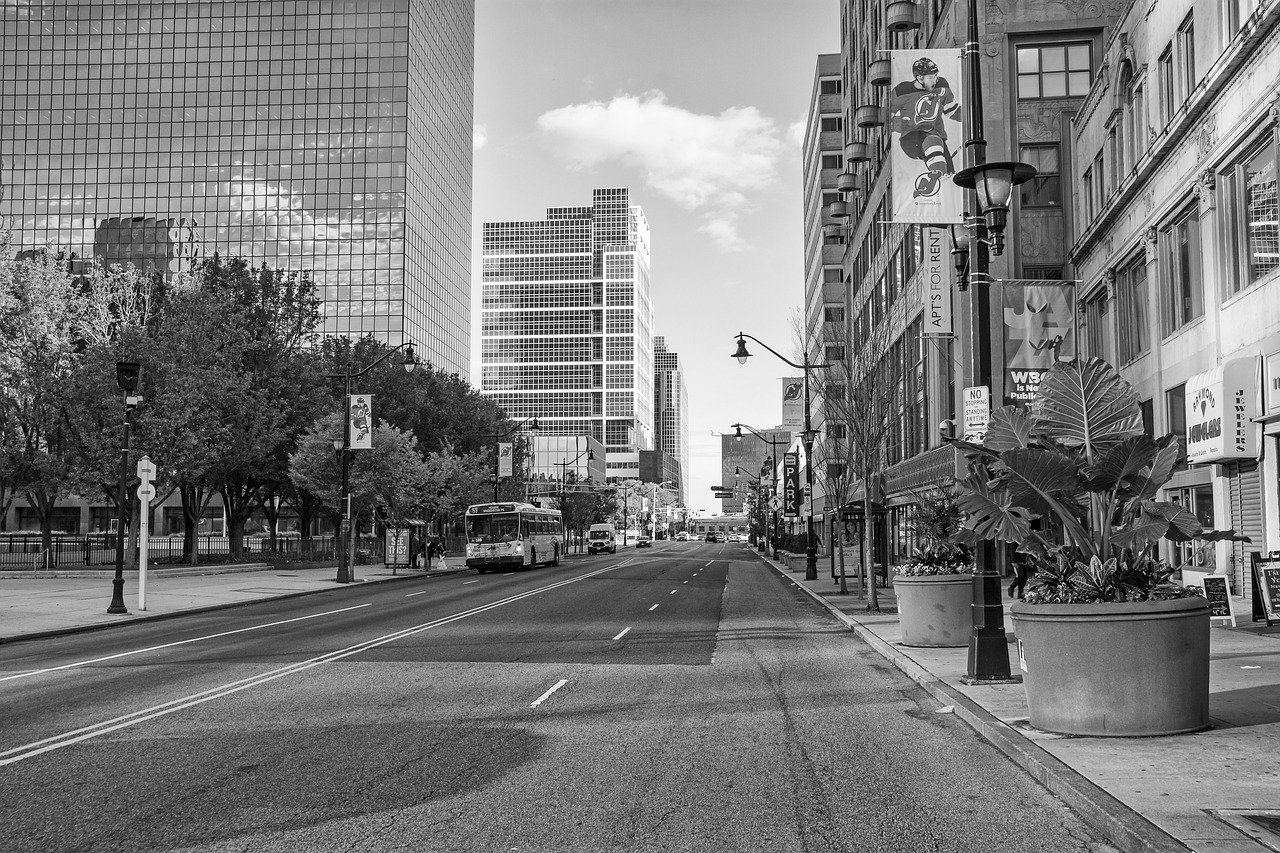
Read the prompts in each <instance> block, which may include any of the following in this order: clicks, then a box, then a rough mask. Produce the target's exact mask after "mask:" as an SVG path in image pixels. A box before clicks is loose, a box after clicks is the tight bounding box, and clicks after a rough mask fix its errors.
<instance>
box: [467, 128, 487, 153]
mask: <svg viewBox="0 0 1280 853" xmlns="http://www.w3.org/2000/svg"><path fill="white" fill-rule="evenodd" d="M488 141H489V128H488V127H486V126H485V125H483V124H473V125H471V150H472V151H479V150H480V149H481V148H483V147H484V146H485V143H486V142H488Z"/></svg>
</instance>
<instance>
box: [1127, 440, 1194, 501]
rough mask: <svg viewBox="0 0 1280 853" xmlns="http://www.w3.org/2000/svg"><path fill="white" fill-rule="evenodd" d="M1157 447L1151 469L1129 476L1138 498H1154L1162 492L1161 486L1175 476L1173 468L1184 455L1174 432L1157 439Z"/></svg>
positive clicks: (1144, 499)
mask: <svg viewBox="0 0 1280 853" xmlns="http://www.w3.org/2000/svg"><path fill="white" fill-rule="evenodd" d="M1156 448H1157V449H1156V454H1155V456H1154V457H1153V458H1152V460H1151V467H1150V469H1149V470H1146V471H1143V472H1141V473H1139V474H1137V475H1135V476H1132V477H1130V478H1129V485H1130V487H1131V488H1132V491H1133V497H1134V498H1135V499H1136V500H1139V501H1148V500H1153V499H1154V498H1155V496H1156V495H1157V494H1158V493H1159V492H1160V488H1161V487H1162V486H1163V485H1164V484H1165V483H1167V482H1169V478H1170V477H1172V476H1173V469H1174V467H1175V466H1176V465H1177V464H1178V458H1179V457H1180V456H1181V455H1182V445H1180V444H1179V443H1178V437H1177V436H1176V435H1173V434H1170V435H1166V436H1165V437H1164V438H1159V439H1156Z"/></svg>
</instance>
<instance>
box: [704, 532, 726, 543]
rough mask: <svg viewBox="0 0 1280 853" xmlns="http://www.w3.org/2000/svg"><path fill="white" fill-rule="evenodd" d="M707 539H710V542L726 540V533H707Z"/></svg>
mask: <svg viewBox="0 0 1280 853" xmlns="http://www.w3.org/2000/svg"><path fill="white" fill-rule="evenodd" d="M707 541H708V542H723V541H724V534H723V533H708V534H707Z"/></svg>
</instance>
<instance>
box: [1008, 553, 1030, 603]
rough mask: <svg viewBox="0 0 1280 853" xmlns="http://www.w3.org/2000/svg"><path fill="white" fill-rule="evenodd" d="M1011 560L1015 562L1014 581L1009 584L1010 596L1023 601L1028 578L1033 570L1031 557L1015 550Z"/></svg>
mask: <svg viewBox="0 0 1280 853" xmlns="http://www.w3.org/2000/svg"><path fill="white" fill-rule="evenodd" d="M1011 562H1012V563H1013V583H1011V584H1009V597H1010V598H1016V599H1018V601H1022V600H1023V594H1024V592H1025V590H1026V586H1027V578H1029V577H1031V572H1032V568H1031V562H1030V558H1029V557H1028V556H1027V555H1026V554H1020V553H1018V552H1017V551H1015V552H1014V553H1013V556H1012V560H1011ZM1015 590H1016V592H1015Z"/></svg>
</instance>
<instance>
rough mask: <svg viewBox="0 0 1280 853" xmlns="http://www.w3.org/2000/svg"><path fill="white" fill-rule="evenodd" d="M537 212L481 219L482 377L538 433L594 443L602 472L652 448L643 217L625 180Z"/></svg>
mask: <svg viewBox="0 0 1280 853" xmlns="http://www.w3.org/2000/svg"><path fill="white" fill-rule="evenodd" d="M591 195H592V199H591V200H592V203H591V204H590V205H589V206H584V207H552V208H548V209H547V218H546V219H537V220H529V221H524V222H486V223H485V224H484V236H483V241H482V246H481V251H482V255H483V268H482V279H481V281H482V287H483V293H482V299H483V302H482V304H481V310H482V318H481V329H480V335H481V347H480V361H481V379H480V388H481V391H482V392H483V393H485V394H488V395H490V396H492V397H493V398H494V399H495V400H496V401H497V402H498V403H499V404H500V405H501V406H502V407H503V408H504V409H505V410H506V412H507V415H508V416H510V417H512V418H517V419H518V418H528V417H534V416H537V418H538V423H539V425H540V426H541V428H542V435H589V436H591V437H593V438H595V439H596V440H598V441H601V442H603V443H604V446H605V452H606V471H607V475H608V477H610V478H637V477H639V476H640V451H641V450H652V449H653V433H654V424H653V331H652V329H653V302H652V301H651V299H650V295H649V225H648V222H646V221H645V218H644V212H643V211H642V210H641V209H640V207H639V206H634V205H632V204H631V200H630V191H629V190H627V189H597V190H593V191H592V194H591Z"/></svg>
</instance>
